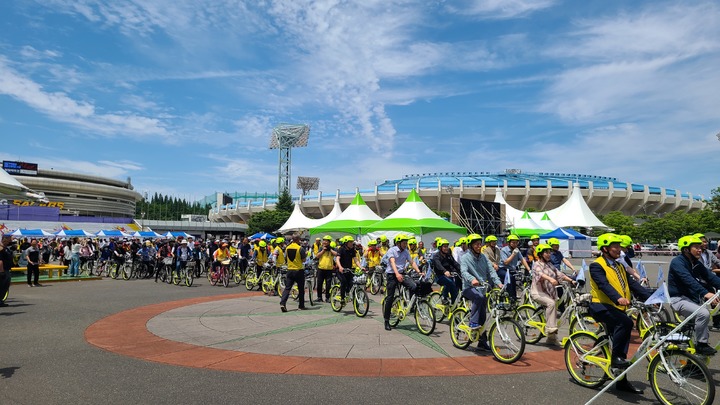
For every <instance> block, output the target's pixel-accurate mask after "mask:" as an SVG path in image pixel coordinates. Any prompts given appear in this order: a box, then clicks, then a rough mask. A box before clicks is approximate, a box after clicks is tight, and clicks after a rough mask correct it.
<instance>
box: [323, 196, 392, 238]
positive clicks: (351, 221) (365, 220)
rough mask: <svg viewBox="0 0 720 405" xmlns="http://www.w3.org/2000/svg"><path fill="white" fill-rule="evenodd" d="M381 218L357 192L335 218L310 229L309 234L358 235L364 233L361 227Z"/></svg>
mask: <svg viewBox="0 0 720 405" xmlns="http://www.w3.org/2000/svg"><path fill="white" fill-rule="evenodd" d="M381 219H382V218H380V216H378V215H377V214H376V213H374V212H373V211H372V210H371V209H370V207H368V206H367V204H365V201H364V200H363V199H362V197H361V196H360V193H357V194H355V198H354V199H353V200H352V202H351V203H350V205H348V207H347V208H345V211H343V212H342V213H341V214H340V215H338V217H337V218H335V219H334V220H332V221H330V222H328V223H326V224H324V225H320V226H318V227H315V228H312V229H310V234H311V235H315V234H319V233H328V234H330V233H334V234H337V233H346V234H352V235H360V234H362V233H364V231H363V229H364V228H365V227H367V226H370V225H372V224H374V223H376V222H378V221H380V220H381Z"/></svg>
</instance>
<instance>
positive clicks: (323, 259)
mask: <svg viewBox="0 0 720 405" xmlns="http://www.w3.org/2000/svg"><path fill="white" fill-rule="evenodd" d="M317 257H319V259H318V269H320V270H332V269H333V264H335V261H334V257H333V255H332V253H329V252H328V253H320V255H319V256H317Z"/></svg>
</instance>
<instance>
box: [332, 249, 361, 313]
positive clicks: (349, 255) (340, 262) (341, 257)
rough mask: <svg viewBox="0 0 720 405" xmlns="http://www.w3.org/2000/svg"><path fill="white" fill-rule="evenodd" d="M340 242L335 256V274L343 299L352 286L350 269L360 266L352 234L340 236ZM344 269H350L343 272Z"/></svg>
mask: <svg viewBox="0 0 720 405" xmlns="http://www.w3.org/2000/svg"><path fill="white" fill-rule="evenodd" d="M340 243H341V245H340V247H339V248H338V251H337V256H335V265H336V266H337V276H338V278H339V279H340V297H341V298H342V299H343V300H345V294H347V293H348V292H350V288H351V287H352V280H353V273H352V270H353V269H354V268H360V260H358V258H357V251H356V250H355V246H354V243H355V239H354V238H353V237H352V236H344V237H342V238H340ZM344 270H350V272H347V273H345V272H344Z"/></svg>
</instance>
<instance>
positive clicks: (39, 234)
mask: <svg viewBox="0 0 720 405" xmlns="http://www.w3.org/2000/svg"><path fill="white" fill-rule="evenodd" d="M10 236H30V237H36V238H45V237H48V236H55V235H53V234H51V233H50V232H46V231H44V230H42V229H18V230H16V231H14V232H11V233H10Z"/></svg>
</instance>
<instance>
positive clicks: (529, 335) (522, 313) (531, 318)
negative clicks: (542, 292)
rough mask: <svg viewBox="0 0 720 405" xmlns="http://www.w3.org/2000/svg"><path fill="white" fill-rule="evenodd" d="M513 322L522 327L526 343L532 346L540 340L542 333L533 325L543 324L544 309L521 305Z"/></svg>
mask: <svg viewBox="0 0 720 405" xmlns="http://www.w3.org/2000/svg"><path fill="white" fill-rule="evenodd" d="M515 320H516V321H517V322H518V323H519V324H520V326H522V328H523V333H524V334H525V341H526V342H527V343H530V344H531V345H534V344H535V343H537V342H539V341H540V339H542V337H543V333H542V331H541V330H540V329H539V327H538V326H535V325H534V323H535V322H537V323H545V308H543V307H540V308H535V307H533V306H530V305H521V306H520V307H519V308H518V309H517V312H516V313H515ZM531 322H532V323H533V324H531Z"/></svg>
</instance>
